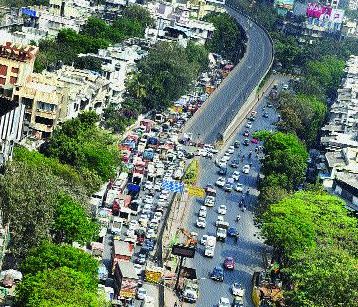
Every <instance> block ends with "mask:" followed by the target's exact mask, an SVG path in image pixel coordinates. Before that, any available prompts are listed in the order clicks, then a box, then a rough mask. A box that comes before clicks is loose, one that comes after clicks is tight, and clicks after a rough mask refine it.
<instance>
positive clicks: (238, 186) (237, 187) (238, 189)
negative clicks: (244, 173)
mask: <svg viewBox="0 0 358 307" xmlns="http://www.w3.org/2000/svg"><path fill="white" fill-rule="evenodd" d="M243 190H244V185H243V184H242V183H238V184H236V185H235V191H236V192H242V191H243Z"/></svg>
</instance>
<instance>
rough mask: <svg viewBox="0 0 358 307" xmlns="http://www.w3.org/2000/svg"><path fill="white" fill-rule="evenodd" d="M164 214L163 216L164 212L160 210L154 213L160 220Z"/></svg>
mask: <svg viewBox="0 0 358 307" xmlns="http://www.w3.org/2000/svg"><path fill="white" fill-rule="evenodd" d="M162 216H163V213H161V212H159V211H156V212H155V213H154V218H156V219H158V220H160V219H161V218H162Z"/></svg>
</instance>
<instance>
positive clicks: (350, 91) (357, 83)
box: [320, 56, 358, 210]
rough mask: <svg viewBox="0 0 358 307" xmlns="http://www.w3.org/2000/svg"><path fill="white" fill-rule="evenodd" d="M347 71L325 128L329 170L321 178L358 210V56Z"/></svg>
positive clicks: (354, 57) (324, 143) (348, 66)
mask: <svg viewBox="0 0 358 307" xmlns="http://www.w3.org/2000/svg"><path fill="white" fill-rule="evenodd" d="M345 71H346V73H347V75H346V77H345V78H344V80H343V84H342V87H341V88H340V89H339V90H338V97H337V100H336V101H335V102H334V103H333V104H332V106H331V108H330V111H329V122H328V123H327V124H326V125H325V126H324V127H323V128H322V132H323V136H322V137H321V144H322V146H323V147H324V148H325V150H326V153H325V158H326V162H327V163H326V164H327V169H326V171H324V172H322V173H321V176H320V177H321V179H322V181H323V184H324V186H326V187H327V188H332V189H333V191H334V192H335V193H337V194H339V195H341V196H342V197H343V198H345V199H346V200H347V201H348V202H349V203H350V204H351V205H352V206H356V209H357V210H358V193H357V192H358V56H352V57H351V58H350V59H349V61H348V62H347V66H346V70H345Z"/></svg>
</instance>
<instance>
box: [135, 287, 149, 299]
mask: <svg viewBox="0 0 358 307" xmlns="http://www.w3.org/2000/svg"><path fill="white" fill-rule="evenodd" d="M146 297H147V290H146V289H145V288H143V287H140V288H138V290H137V299H139V300H145V298H146Z"/></svg>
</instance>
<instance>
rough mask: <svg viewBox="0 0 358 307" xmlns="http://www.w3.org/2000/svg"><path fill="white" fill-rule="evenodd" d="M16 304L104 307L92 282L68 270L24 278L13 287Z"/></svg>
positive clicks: (87, 276)
mask: <svg viewBox="0 0 358 307" xmlns="http://www.w3.org/2000/svg"><path fill="white" fill-rule="evenodd" d="M16 302H17V304H18V305H19V306H28V307H40V306H43V307H47V306H48V307H49V306H59V307H65V306H66V307H75V306H76V307H82V306H83V307H88V306H93V307H99V306H103V305H102V302H101V301H100V300H99V298H98V294H97V285H93V280H92V278H91V277H90V276H89V275H88V274H84V273H82V272H78V271H76V270H74V269H71V268H68V267H60V268H56V269H53V270H49V271H41V272H39V273H37V274H36V275H27V276H25V277H24V280H23V281H22V282H21V283H20V284H19V285H18V286H17V287H16Z"/></svg>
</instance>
